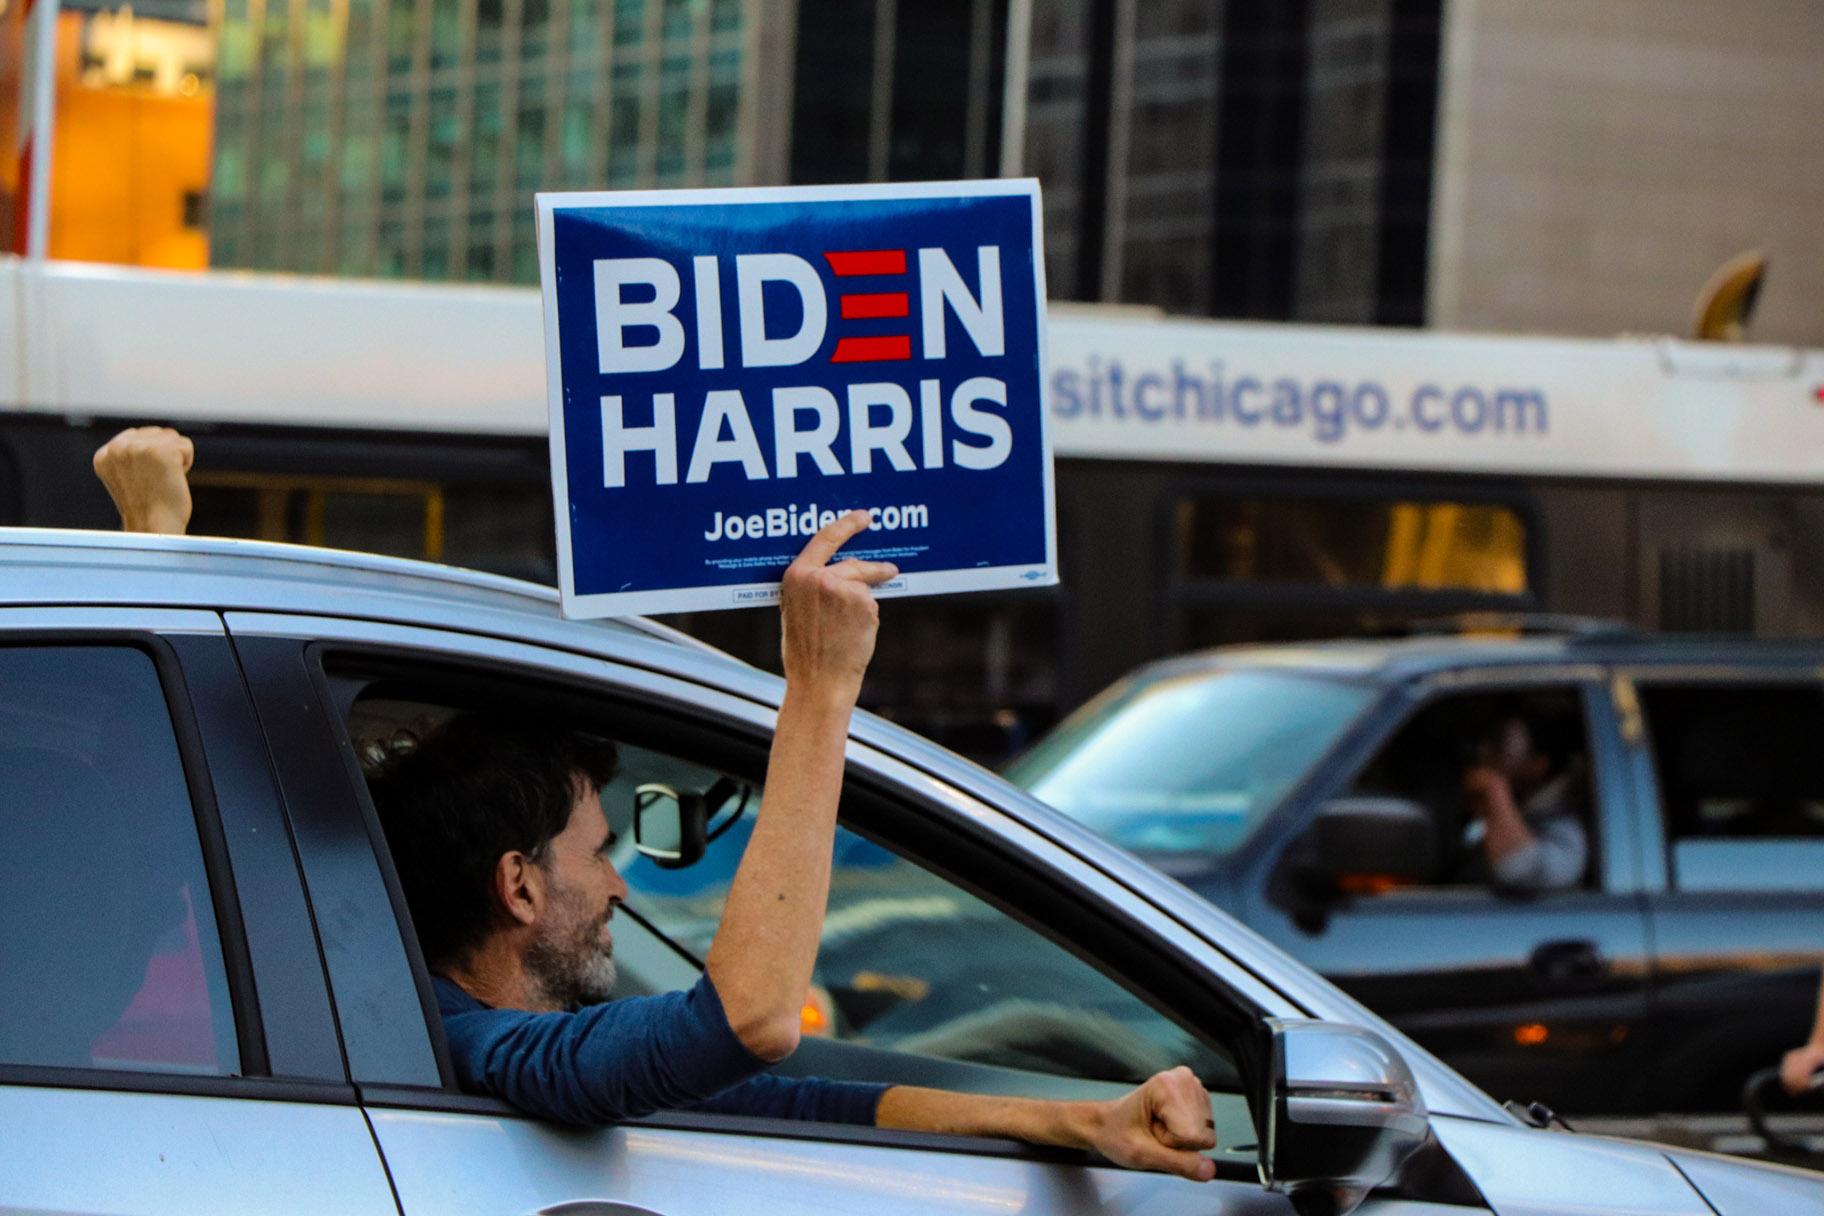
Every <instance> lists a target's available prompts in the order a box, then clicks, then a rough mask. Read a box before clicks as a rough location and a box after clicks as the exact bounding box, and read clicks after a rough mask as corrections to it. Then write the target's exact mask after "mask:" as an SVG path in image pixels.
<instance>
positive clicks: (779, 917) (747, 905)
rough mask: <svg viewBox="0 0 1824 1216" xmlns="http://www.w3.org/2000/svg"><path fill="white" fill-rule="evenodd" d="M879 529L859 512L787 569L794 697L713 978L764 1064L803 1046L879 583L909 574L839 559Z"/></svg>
mask: <svg viewBox="0 0 1824 1216" xmlns="http://www.w3.org/2000/svg"><path fill="white" fill-rule="evenodd" d="M867 526H868V516H867V513H866V512H864V511H851V512H850V513H849V514H847V515H845V516H843V517H842V518H841V519H838V520H836V521H835V522H833V523H831V524H830V525H829V526H828V527H826V528H824V529H823V530H822V531H820V532H819V533H817V535H816V536H814V537H812V538H811V541H810V543H809V544H807V545H806V546H805V547H804V551H803V552H802V553H800V554H799V555H798V559H797V560H796V561H794V562H793V563H792V564H791V566H790V567H788V568H787V569H786V572H785V581H784V587H783V589H782V596H781V618H782V622H783V630H784V637H783V640H782V642H781V648H782V650H783V652H784V659H785V700H784V702H783V703H782V704H781V705H780V707H779V720H778V727H777V729H776V730H775V732H774V735H773V748H772V754H771V756H770V757H769V759H768V761H767V769H766V797H765V801H764V803H763V804H762V806H761V809H760V816H759V818H758V819H757V820H756V821H755V824H754V832H753V836H752V837H751V838H750V839H749V841H748V844H747V852H746V854H745V855H744V856H743V857H742V859H741V865H740V868H739V869H737V870H736V871H735V880H734V883H733V884H732V885H731V886H730V887H729V892H728V901H727V903H726V904H725V905H724V906H723V910H722V923H721V925H720V926H719V927H718V928H717V930H716V937H715V941H714V942H713V943H712V944H711V946H710V949H709V959H708V962H707V968H708V971H709V978H710V981H711V982H712V983H713V984H715V987H716V993H717V995H718V996H719V997H720V998H721V1000H722V1008H723V1011H724V1013H726V1014H727V1016H728V1023H729V1025H730V1026H731V1027H733V1029H734V1032H735V1034H736V1036H737V1037H738V1038H740V1040H741V1042H742V1044H743V1045H744V1046H746V1047H747V1049H748V1050H749V1051H751V1052H753V1053H754V1054H755V1055H756V1056H759V1057H760V1058H761V1059H763V1060H782V1059H784V1058H785V1057H786V1056H788V1055H790V1054H791V1053H792V1051H793V1049H795V1048H796V1047H797V1046H798V1036H799V1030H800V1017H801V1013H802V1010H803V1008H804V999H805V993H806V992H808V991H809V990H810V984H811V969H812V967H813V966H814V964H815V963H816V961H817V946H818V942H819V940H820V939H821V937H822V935H823V915H824V909H825V906H826V905H827V903H828V902H829V894H830V856H831V853H832V851H833V850H834V848H835V834H836V805H837V802H838V800H839V798H840V796H841V793H842V770H843V750H844V745H845V744H846V742H847V740H848V733H849V715H850V714H851V713H852V712H853V711H854V708H855V699H856V697H857V696H858V695H859V694H860V692H861V680H862V676H863V675H864V674H865V673H866V671H867V667H868V660H869V659H870V658H871V657H872V656H873V654H874V635H875V630H876V629H877V627H878V625H879V622H880V610H879V608H878V607H877V606H876V604H875V602H874V597H873V595H872V594H871V593H870V591H869V588H871V587H874V586H876V585H878V584H880V583H884V582H886V581H887V580H888V579H890V578H893V577H895V576H896V575H898V573H899V570H898V568H897V567H895V566H894V565H893V564H892V563H891V562H868V561H843V562H837V563H836V564H834V565H831V564H829V561H830V559H831V558H832V557H834V556H835V554H836V551H837V550H838V549H840V548H841V547H842V545H843V544H844V542H846V541H848V540H849V539H850V538H851V537H853V536H855V535H856V534H857V533H859V532H861V531H862V530H864V529H865V528H867Z"/></svg>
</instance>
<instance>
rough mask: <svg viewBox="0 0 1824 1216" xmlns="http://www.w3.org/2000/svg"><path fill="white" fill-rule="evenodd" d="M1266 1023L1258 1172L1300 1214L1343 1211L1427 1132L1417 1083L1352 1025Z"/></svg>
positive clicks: (1380, 1044)
mask: <svg viewBox="0 0 1824 1216" xmlns="http://www.w3.org/2000/svg"><path fill="white" fill-rule="evenodd" d="M1267 1028H1268V1030H1269V1032H1270V1034H1271V1036H1272V1050H1271V1054H1270V1056H1269V1065H1268V1071H1267V1077H1268V1086H1269V1090H1268V1093H1267V1094H1265V1095H1264V1098H1265V1101H1264V1102H1263V1103H1261V1104H1260V1105H1259V1107H1258V1109H1261V1110H1264V1111H1265V1112H1266V1118H1265V1122H1266V1146H1265V1151H1264V1152H1262V1154H1261V1158H1260V1170H1261V1177H1262V1180H1263V1181H1264V1182H1265V1183H1266V1185H1267V1189H1268V1190H1273V1191H1280V1192H1282V1193H1283V1194H1285V1195H1286V1197H1287V1198H1289V1199H1290V1200H1291V1201H1292V1206H1293V1208H1294V1209H1295V1210H1296V1211H1297V1212H1298V1213H1299V1214H1300V1216H1348V1214H1349V1213H1350V1212H1353V1211H1354V1210H1355V1209H1356V1208H1357V1207H1358V1206H1360V1205H1361V1202H1362V1200H1364V1199H1366V1198H1367V1197H1368V1193H1369V1192H1370V1191H1372V1190H1373V1189H1374V1188H1375V1187H1377V1186H1380V1185H1381V1184H1382V1183H1385V1182H1387V1181H1388V1180H1389V1179H1391V1178H1392V1177H1393V1176H1394V1174H1395V1173H1396V1172H1398V1170H1399V1168H1400V1167H1401V1166H1402V1165H1403V1164H1404V1163H1405V1162H1406V1159H1407V1158H1408V1157H1411V1156H1412V1154H1413V1153H1415V1152H1416V1151H1418V1149H1419V1148H1420V1147H1421V1146H1422V1145H1423V1144H1424V1143H1425V1142H1426V1140H1427V1139H1428V1138H1429V1136H1430V1134H1431V1119H1430V1116H1429V1115H1428V1114H1427V1113H1426V1110H1425V1099H1424V1098H1423V1097H1422V1096H1421V1095H1420V1093H1419V1086H1418V1082H1417V1081H1415V1080H1414V1079H1413V1076H1412V1070H1411V1069H1410V1068H1408V1067H1407V1066H1406V1061H1405V1060H1404V1059H1403V1058H1401V1056H1400V1054H1399V1053H1398V1052H1397V1051H1395V1050H1394V1049H1393V1047H1392V1046H1390V1045H1389V1044H1388V1043H1387V1041H1386V1040H1384V1039H1382V1038H1381V1037H1380V1036H1379V1035H1377V1034H1375V1033H1373V1032H1372V1031H1369V1030H1364V1029H1362V1028H1361V1027H1359V1026H1350V1025H1347V1024H1345V1023H1340V1022H1314V1021H1305V1020H1302V1019H1295V1018H1269V1019H1268V1020H1267Z"/></svg>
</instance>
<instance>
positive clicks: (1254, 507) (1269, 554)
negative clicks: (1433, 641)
mask: <svg viewBox="0 0 1824 1216" xmlns="http://www.w3.org/2000/svg"><path fill="white" fill-rule="evenodd" d="M1175 524H1176V527H1175V532H1176V541H1177V548H1178V552H1177V559H1178V560H1177V568H1178V574H1179V577H1181V578H1187V579H1218V580H1225V581H1227V580H1237V581H1245V582H1252V583H1306V584H1312V585H1316V586H1323V587H1339V586H1356V587H1387V588H1426V589H1436V588H1449V589H1453V590H1462V591H1485V592H1495V593H1503V594H1508V595H1517V594H1520V593H1522V592H1524V591H1525V590H1526V524H1525V522H1524V521H1523V520H1522V519H1521V517H1520V515H1519V514H1518V513H1517V512H1515V511H1514V510H1513V509H1512V508H1510V507H1506V506H1500V505H1495V504H1488V503H1461V502H1392V501H1382V502H1376V501H1372V500H1366V501H1365V500H1361V499H1320V498H1256V497H1247V498H1242V497H1226V496H1225V497H1214V496H1212V497H1198V498H1185V499H1182V500H1180V501H1179V503H1178V505H1177V511H1176V519H1175Z"/></svg>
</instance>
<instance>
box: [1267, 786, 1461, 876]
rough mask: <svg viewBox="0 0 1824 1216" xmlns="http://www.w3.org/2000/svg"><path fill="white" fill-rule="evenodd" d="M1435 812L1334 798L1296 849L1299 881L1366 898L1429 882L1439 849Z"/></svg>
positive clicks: (1378, 800)
mask: <svg viewBox="0 0 1824 1216" xmlns="http://www.w3.org/2000/svg"><path fill="white" fill-rule="evenodd" d="M1437 837H1438V829H1437V823H1436V820H1435V819H1434V817H1433V816H1432V813H1431V811H1430V810H1428V809H1427V808H1426V807H1425V806H1423V805H1422V804H1420V803H1417V802H1414V801H1412V800H1411V799H1409V798H1385V797H1375V796H1366V795H1352V796H1350V797H1346V798H1332V799H1331V800H1330V801H1328V802H1326V803H1324V805H1323V806H1321V807H1319V808H1318V812H1317V819H1316V821H1315V822H1314V823H1312V825H1311V826H1310V827H1309V828H1307V829H1306V831H1305V834H1304V835H1303V836H1301V837H1300V838H1299V840H1298V843H1297V844H1296V845H1294V846H1293V851H1292V855H1291V857H1292V865H1293V869H1294V870H1295V872H1296V873H1298V875H1299V876H1300V877H1302V878H1304V879H1306V880H1307V881H1310V882H1312V883H1313V884H1314V885H1317V884H1321V885H1322V886H1324V887H1325V888H1327V892H1328V893H1338V892H1341V893H1351V892H1355V893H1365V892H1371V891H1374V890H1377V889H1384V888H1385V887H1387V886H1395V885H1399V884H1401V883H1407V882H1413V881H1415V880H1418V879H1422V878H1424V877H1426V876H1427V875H1428V874H1429V873H1430V870H1431V866H1432V857H1433V854H1434V853H1435V851H1436V849H1437Z"/></svg>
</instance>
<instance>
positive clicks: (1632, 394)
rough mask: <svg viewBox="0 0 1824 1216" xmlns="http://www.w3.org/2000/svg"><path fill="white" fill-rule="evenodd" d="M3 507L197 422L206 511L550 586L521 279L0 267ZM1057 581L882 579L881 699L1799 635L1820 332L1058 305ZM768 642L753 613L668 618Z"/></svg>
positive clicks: (62, 485) (1818, 499)
mask: <svg viewBox="0 0 1824 1216" xmlns="http://www.w3.org/2000/svg"><path fill="white" fill-rule="evenodd" d="M0 332H4V333H9V334H12V335H14V339H15V340H14V341H11V342H8V343H6V344H4V345H3V346H0V401H3V402H4V405H3V406H0V409H4V411H5V412H4V414H0V523H26V524H65V525H88V526H108V525H109V523H110V521H111V512H110V511H109V509H108V505H107V500H106V498H105V496H104V495H103V494H102V493H101V491H100V489H99V487H98V486H96V485H94V483H93V479H92V477H91V476H90V474H89V470H88V461H89V455H90V453H91V452H92V451H93V449H94V448H95V446H97V445H98V444H99V443H100V442H101V441H102V440H103V439H105V438H106V436H107V435H108V434H111V433H112V431H113V430H114V429H116V428H118V427H120V426H122V425H126V424H129V423H133V422H143V421H160V422H169V423H174V424H176V425H179V426H182V427H183V428H185V429H186V430H187V431H189V432H191V433H192V434H193V435H195V437H196V439H197V444H198V453H199V455H198V465H197V470H196V474H195V484H196V487H197V489H196V496H197V515H196V521H195V527H196V528H197V530H199V531H208V532H214V533H219V534H227V535H243V536H258V537H265V538H269V539H286V540H301V541H311V542H317V543H327V544H332V545H341V546H345V547H351V548H366V549H373V550H378V551H384V552H392V553H400V554H406V555H410V556H422V557H431V558H438V559H442V560H448V561H453V562H457V563H460V564H464V565H473V566H478V567H482V568H486V569H492V570H497V571H501V572H505V573H510V574H519V575H523V576H527V577H532V578H538V579H543V580H546V581H549V580H550V578H551V577H552V571H553V564H552V544H553V539H552V537H553V533H552V527H551V505H550V499H549V482H548V475H547V456H546V448H545V396H544V389H545V381H544V365H543V359H544V355H543V344H542V340H541V322H540V315H539V300H538V295H537V293H536V292H535V291H533V290H530V289H506V288H495V287H462V286H444V285H437V286H431V285H413V284H383V283H368V282H352V281H346V280H315V279H302V278H289V277H277V276H255V275H243V274H168V273H160V272H147V271H137V270H125V269H119V268H113V267H95V266H79V265H69V264H58V263H48V264H45V263H32V264H26V263H20V262H0ZM1050 347H1051V357H1052V368H1051V372H1050V398H1051V400H1050V410H1051V415H1050V416H1051V420H1052V424H1053V428H1054V429H1053V435H1054V441H1055V446H1056V449H1057V453H1058V457H1059V464H1058V476H1057V488H1058V511H1059V536H1060V560H1061V565H1062V570H1063V576H1064V582H1063V586H1062V587H1061V588H1058V589H1055V590H1053V591H1023V592H1016V593H1009V594H1005V595H987V596H965V597H956V598H949V599H944V600H937V601H907V602H905V603H894V604H889V605H887V614H888V618H889V622H890V627H889V628H888V629H887V630H885V631H884V632H883V638H882V651H881V654H880V656H879V657H878V658H877V660H876V662H875V665H874V668H873V677H872V681H871V683H870V686H869V689H868V693H867V696H868V701H869V703H870V706H871V707H873V708H877V709H880V710H882V711H884V712H886V713H888V714H890V715H891V716H894V717H896V718H899V719H901V720H903V721H906V722H907V723H908V724H910V725H913V726H914V727H916V728H917V729H920V730H922V731H924V732H925V733H928V734H931V735H933V736H935V737H937V738H940V739H942V740H945V741H947V742H950V743H951V744H952V745H954V746H958V747H959V748H960V749H961V750H964V751H969V752H973V753H976V754H979V755H982V756H984V757H988V758H993V757H995V756H996V755H999V754H1002V753H1004V752H1005V751H1006V750H1007V749H1008V748H1010V747H1012V746H1016V745H1017V744H1018V743H1019V742H1020V741H1021V740H1022V738H1023V737H1025V736H1026V735H1027V734H1029V733H1031V732H1032V731H1035V730H1038V729H1042V728H1043V727H1044V726H1046V725H1048V724H1049V723H1050V722H1051V721H1052V720H1054V719H1055V718H1056V717H1057V716H1058V715H1059V714H1060V713H1061V712H1063V711H1065V710H1068V709H1069V708H1070V707H1072V706H1073V705H1075V704H1076V703H1077V702H1079V701H1080V700H1082V699H1083V698H1084V697H1085V696H1087V695H1089V694H1090V693H1091V692H1093V691H1095V690H1096V689H1097V688H1099V687H1101V686H1102V685H1103V684H1105V683H1107V682H1108V681H1109V680H1111V679H1112V678H1114V677H1115V676H1116V675H1118V674H1120V673H1121V672H1122V671H1124V670H1126V669H1127V668H1129V667H1131V666H1133V665H1135V664H1136V663H1138V662H1141V661H1143V660H1145V659H1148V658H1152V657H1156V656H1158V655H1161V654H1166V653H1171V652H1174V651H1178V650H1183V649H1187V648H1192V647H1197V646H1204V645H1210V644H1214V643H1219V642H1233V641H1250V640H1292V639H1298V638H1310V637H1318V636H1332V635H1337V634H1345V633H1359V632H1362V631H1364V630H1387V629H1397V628H1400V627H1403V626H1405V625H1408V624H1410V623H1411V622H1413V621H1415V620H1422V619H1425V618H1435V617H1442V616H1447V615H1450V614H1457V613H1465V612H1477V611H1494V612H1526V613H1566V614H1583V615H1595V616H1604V617H1614V618H1622V619H1626V620H1631V621H1634V622H1637V623H1639V624H1641V625H1643V626H1647V627H1653V628H1665V629H1673V630H1686V631H1688V630H1711V631H1721V632H1739V633H1752V634H1791V633H1818V632H1820V631H1824V488H1820V487H1819V486H1818V485H1817V484H1816V482H1817V473H1818V472H1819V471H1820V470H1824V352H1820V351H1816V350H1797V349H1791V348H1773V347H1759V346H1737V345H1715V344H1694V343H1687V342H1681V341H1675V340H1671V339H1665V338H1619V339H1613V340H1595V341H1593V340H1583V339H1563V338H1533V337H1494V336H1471V335H1460V334H1442V333H1432V332H1422V331H1400V330H1383V329H1350V328H1339V327H1316V326H1280V325H1257V324H1231V323H1216V322H1208V321H1197V320H1176V319H1166V318H1162V317H1159V316H1156V315H1152V314H1148V313H1145V312H1138V311H1132V310H1093V309H1092V310H1080V309H1075V308H1069V307H1064V306H1060V307H1057V308H1055V309H1054V313H1053V318H1052V324H1051V332H1050ZM682 623H683V624H684V625H685V626H686V627H687V628H689V629H691V630H692V631H693V632H695V633H697V634H699V635H700V636H703V637H705V638H707V639H709V640H711V641H714V642H716V643H717V644H719V645H722V646H725V647H727V648H729V649H731V650H733V651H735V652H737V653H740V654H742V655H744V656H745V657H749V658H752V659H753V660H755V661H757V662H761V663H772V662H776V655H777V640H776V634H775V632H774V630H775V626H774V624H773V622H772V621H771V620H770V619H769V617H768V614H765V613H739V612H729V613H706V614H697V615H695V616H694V617H692V618H690V619H689V620H686V621H684V622H682Z"/></svg>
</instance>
